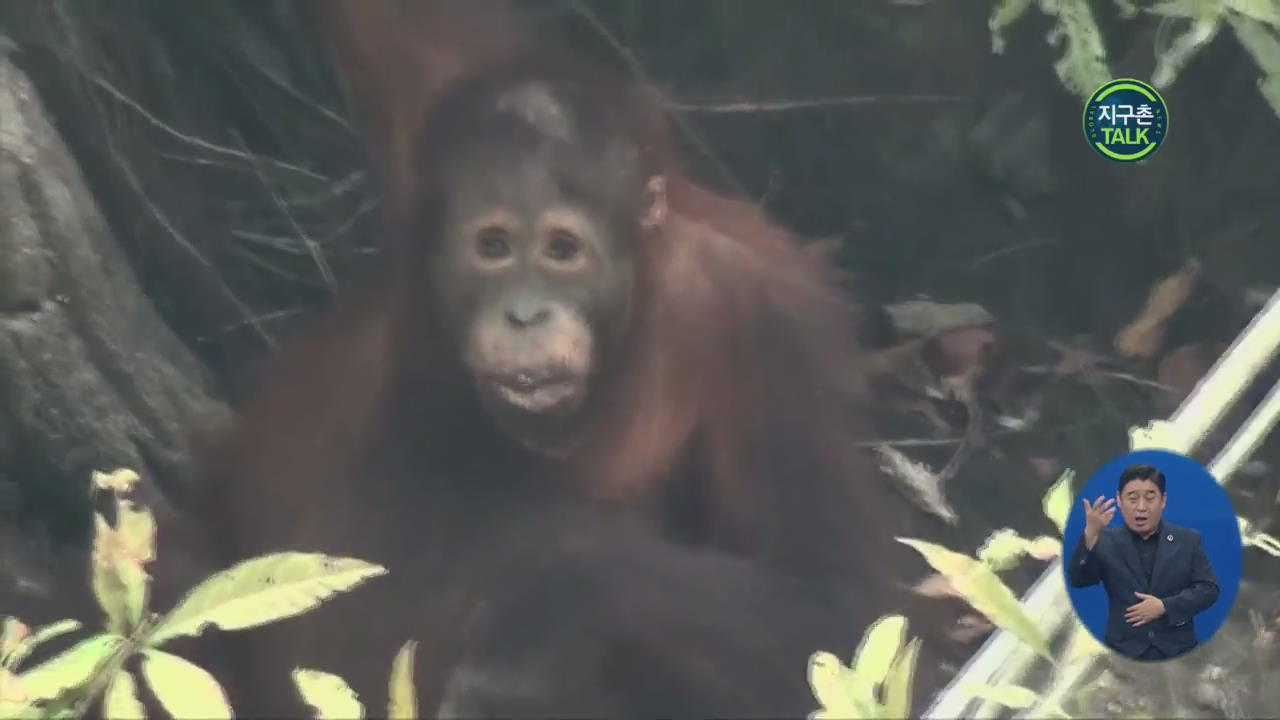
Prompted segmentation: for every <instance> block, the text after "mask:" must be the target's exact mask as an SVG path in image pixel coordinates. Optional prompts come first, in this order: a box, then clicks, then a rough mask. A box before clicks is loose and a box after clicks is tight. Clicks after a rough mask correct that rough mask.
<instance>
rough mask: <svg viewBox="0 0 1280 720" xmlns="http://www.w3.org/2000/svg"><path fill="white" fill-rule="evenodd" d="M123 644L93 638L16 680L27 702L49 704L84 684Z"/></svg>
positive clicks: (112, 638)
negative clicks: (24, 692)
mask: <svg viewBox="0 0 1280 720" xmlns="http://www.w3.org/2000/svg"><path fill="white" fill-rule="evenodd" d="M123 643H124V638H122V637H120V636H119V635H109V634H103V635H95V636H93V637H91V638H88V639H85V640H82V641H81V642H79V643H78V644H76V645H74V646H73V647H71V648H69V649H67V650H65V651H63V652H62V653H59V654H58V655H56V656H54V657H52V658H50V659H49V660H46V661H45V662H42V663H40V664H39V665H37V666H35V667H33V668H31V669H30V670H28V671H26V672H24V673H22V674H21V675H19V676H18V679H19V680H21V681H22V689H23V690H24V691H26V693H27V697H28V698H30V699H32V700H52V699H54V698H56V697H58V696H59V695H61V694H62V693H63V692H64V691H66V690H71V689H77V688H80V687H82V686H83V685H85V684H86V683H88V682H89V680H90V679H92V678H93V676H94V674H95V673H96V672H97V671H98V669H99V668H101V667H103V666H104V665H106V663H108V662H109V661H110V660H111V657H112V655H113V654H114V653H115V652H116V651H117V650H119V649H120V646H121V645H122V644H123Z"/></svg>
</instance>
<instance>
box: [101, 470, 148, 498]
mask: <svg viewBox="0 0 1280 720" xmlns="http://www.w3.org/2000/svg"><path fill="white" fill-rule="evenodd" d="M90 479H91V481H92V484H93V489H94V490H95V491H98V492H110V493H115V494H120V493H128V492H130V491H131V490H133V488H134V486H136V485H137V484H138V483H139V482H140V481H141V479H142V478H140V477H138V473H136V472H134V471H132V470H129V469H128V468H120V469H117V470H112V471H111V472H99V471H97V470H94V471H93V474H92V475H90Z"/></svg>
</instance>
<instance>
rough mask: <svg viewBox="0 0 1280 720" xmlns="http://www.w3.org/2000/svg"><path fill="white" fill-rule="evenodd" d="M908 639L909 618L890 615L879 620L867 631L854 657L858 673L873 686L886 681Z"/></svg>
mask: <svg viewBox="0 0 1280 720" xmlns="http://www.w3.org/2000/svg"><path fill="white" fill-rule="evenodd" d="M906 639H907V619H906V618H905V617H903V616H901V615H886V616H884V617H882V618H880V619H878V620H876V621H875V623H873V624H872V625H871V627H870V628H868V629H867V631H866V633H864V634H863V636H862V642H861V644H859V646H858V652H857V653H856V654H855V655H854V656H853V665H852V669H853V674H854V676H855V677H857V678H858V680H860V681H862V682H865V683H869V684H870V685H871V686H873V687H874V686H876V685H879V684H880V683H882V682H884V679H885V678H886V677H887V676H888V675H889V670H890V669H892V668H893V661H894V659H896V658H897V657H898V653H899V652H900V651H901V650H902V646H903V644H904V643H905V642H906Z"/></svg>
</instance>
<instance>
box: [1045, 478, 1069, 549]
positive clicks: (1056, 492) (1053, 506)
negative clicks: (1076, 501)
mask: <svg viewBox="0 0 1280 720" xmlns="http://www.w3.org/2000/svg"><path fill="white" fill-rule="evenodd" d="M1075 477H1076V474H1075V471H1074V470H1064V471H1063V473H1062V474H1061V475H1059V476H1058V480H1057V481H1056V482H1054V483H1053V487H1050V488H1049V491H1048V492H1046V493H1045V494H1044V499H1043V500H1042V501H1041V502H1040V505H1041V507H1043V508H1044V514H1045V517H1047V518H1049V520H1050V521H1051V522H1052V523H1053V525H1054V527H1056V528H1058V534H1059V535H1061V534H1062V533H1063V532H1064V531H1065V530H1066V527H1067V517H1068V516H1070V515H1071V484H1072V482H1073V481H1074V480H1075Z"/></svg>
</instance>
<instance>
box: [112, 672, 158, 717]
mask: <svg viewBox="0 0 1280 720" xmlns="http://www.w3.org/2000/svg"><path fill="white" fill-rule="evenodd" d="M102 711H103V714H104V715H106V716H107V717H108V718H110V719H111V720H145V719H146V717H147V711H146V709H145V708H143V707H142V703H140V702H138V688H137V685H136V684H135V683H134V682H133V676H132V675H130V674H129V672H128V671H127V670H121V671H120V672H118V673H116V676H115V677H113V678H111V684H109V685H107V694H106V696H105V697H104V698H103V699H102Z"/></svg>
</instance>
